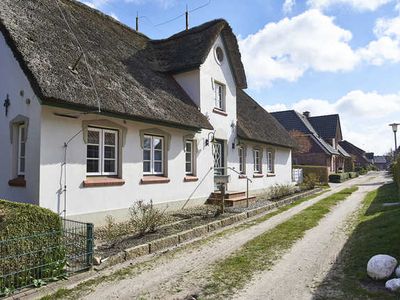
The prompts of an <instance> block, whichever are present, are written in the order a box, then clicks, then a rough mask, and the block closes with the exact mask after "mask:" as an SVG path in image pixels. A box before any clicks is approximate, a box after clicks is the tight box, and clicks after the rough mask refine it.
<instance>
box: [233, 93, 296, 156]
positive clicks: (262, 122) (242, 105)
mask: <svg viewBox="0 0 400 300" xmlns="http://www.w3.org/2000/svg"><path fill="white" fill-rule="evenodd" d="M236 98H237V100H236V101H237V134H238V137H239V138H242V139H245V140H252V141H256V142H261V143H266V144H271V145H276V146H282V147H288V148H294V147H295V146H296V142H295V141H294V140H293V139H292V138H291V137H290V135H289V133H288V132H287V131H286V130H285V128H284V127H283V126H282V125H281V124H279V122H278V121H277V120H275V118H274V117H273V116H272V115H270V114H269V113H268V112H267V111H266V110H265V109H264V108H263V107H261V106H260V105H259V104H258V103H257V102H256V101H255V100H254V99H253V98H251V97H250V96H249V95H247V94H246V93H245V92H244V91H243V90H240V89H238V90H237V93H236Z"/></svg>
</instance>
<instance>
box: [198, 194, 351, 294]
mask: <svg viewBox="0 0 400 300" xmlns="http://www.w3.org/2000/svg"><path fill="white" fill-rule="evenodd" d="M357 189H358V188H357V187H352V188H348V189H344V190H342V191H340V192H338V193H335V194H333V195H331V196H328V197H327V198H324V199H323V200H321V201H319V202H317V203H315V204H314V205H312V206H310V207H308V208H306V209H304V210H303V211H302V212H300V213H298V214H296V215H295V216H293V217H292V218H290V219H289V220H287V221H285V222H283V223H281V224H279V225H278V226H276V227H275V228H273V229H271V230H269V231H267V232H265V233H264V234H262V235H260V236H258V237H256V238H255V239H253V240H251V241H249V242H247V243H246V244H245V245H243V247H241V248H240V249H239V250H238V251H236V252H235V253H233V254H232V255H231V256H229V257H227V258H226V259H224V260H222V261H220V262H219V263H217V264H216V265H215V267H214V269H213V270H212V275H211V277H210V279H209V281H208V282H209V283H208V284H207V286H206V287H205V288H204V291H203V293H202V296H203V297H205V298H209V297H211V298H212V299H218V298H226V297H229V296H231V295H232V294H233V293H234V292H235V291H237V290H239V289H241V288H243V287H244V286H245V284H246V283H247V282H249V281H250V280H251V278H252V276H253V275H254V273H256V272H259V271H263V270H266V269H268V268H269V267H271V266H272V265H273V264H274V262H275V261H276V260H277V259H278V258H280V257H281V256H282V254H283V252H284V251H285V250H288V249H289V248H290V247H291V246H292V245H293V244H294V243H295V242H296V241H297V240H299V239H300V238H302V237H303V236H304V234H305V232H306V231H307V230H309V229H311V228H313V227H315V226H316V225H317V224H318V222H319V221H320V220H321V219H322V218H323V217H324V216H325V215H326V214H327V213H328V212H329V211H330V210H331V208H332V207H333V206H335V205H336V204H337V203H338V202H340V201H343V200H344V199H346V198H347V197H348V196H349V195H351V194H352V193H353V192H355V191H356V190H357ZM266 217H267V216H266Z"/></svg>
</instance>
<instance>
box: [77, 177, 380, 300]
mask: <svg viewBox="0 0 400 300" xmlns="http://www.w3.org/2000/svg"><path fill="white" fill-rule="evenodd" d="M375 176H377V175H376V174H374V175H367V176H364V177H361V178H358V179H354V180H351V181H349V182H346V183H344V184H340V185H336V186H335V187H334V188H333V189H332V191H329V192H327V193H325V194H323V195H322V196H319V197H317V198H314V199H312V200H310V201H307V202H303V203H301V204H299V205H297V206H295V207H293V208H291V209H289V210H287V211H285V212H283V213H281V214H279V215H276V216H274V217H272V218H271V219H269V220H267V221H265V222H263V223H260V224H257V225H254V226H252V227H249V228H246V229H243V230H239V231H236V232H234V233H231V234H228V235H226V236H223V237H221V238H219V239H216V240H213V241H211V242H210V243H207V244H204V245H201V246H200V247H197V248H193V249H190V250H189V251H187V252H182V253H180V254H179V255H176V256H174V257H173V258H167V257H165V258H162V259H161V260H160V261H159V263H158V264H157V265H156V266H155V267H153V268H151V269H148V270H144V271H143V272H142V273H140V274H139V275H137V276H135V277H132V278H129V279H124V280H121V281H118V282H112V283H104V284H101V285H99V286H97V287H96V289H95V291H93V292H92V293H90V294H88V295H86V296H84V298H83V299H96V300H97V299H137V298H141V297H143V298H144V299H182V298H184V297H186V296H187V295H190V294H194V293H196V292H197V290H198V289H199V288H201V286H203V285H204V284H205V282H204V278H205V277H206V276H205V275H207V273H208V272H209V267H210V266H211V265H212V264H213V263H215V262H216V261H218V260H220V259H222V258H224V257H226V256H228V255H229V254H231V253H232V252H234V251H235V250H237V249H238V248H240V247H241V246H242V245H243V244H244V243H246V242H247V241H249V240H251V239H253V238H255V237H256V236H258V235H260V234H262V233H263V232H265V231H268V230H269V229H271V228H273V227H275V226H276V225H278V224H280V223H282V222H284V221H286V220H288V219H289V218H290V217H292V216H293V215H295V214H297V213H298V212H300V211H302V210H303V209H305V208H307V207H309V206H311V205H313V204H314V203H316V202H318V201H319V200H321V199H323V198H325V197H326V196H328V195H330V194H333V193H334V192H337V191H338V190H340V189H342V188H344V187H348V186H352V185H354V184H361V183H366V182H368V183H371V182H379V181H383V177H381V176H380V175H379V176H377V178H373V177H375ZM370 181H371V182H370ZM374 188H377V186H376V185H373V186H362V187H361V188H360V191H358V192H357V193H356V194H355V195H354V196H351V198H349V199H348V200H346V201H345V202H343V203H342V204H341V205H340V206H338V207H337V208H336V209H335V210H334V212H333V213H331V214H330V215H328V216H327V217H326V218H324V219H323V220H322V221H321V224H320V225H319V226H317V227H316V228H314V229H312V230H310V231H309V232H308V233H307V235H306V236H305V238H304V239H303V240H302V241H300V242H299V243H297V244H296V245H295V246H294V247H293V248H292V250H291V251H290V252H289V253H288V254H287V255H285V256H284V257H283V259H282V260H280V261H279V262H278V263H277V265H276V266H275V267H274V268H273V270H272V271H270V272H266V273H264V274H262V275H261V276H258V277H257V278H256V280H255V281H254V282H252V283H251V285H250V286H251V288H249V289H247V290H245V291H244V292H243V293H241V294H239V295H238V298H237V299H301V298H302V297H303V296H304V297H303V298H310V297H308V295H310V293H308V291H309V290H310V288H309V286H310V285H311V284H312V283H313V280H314V278H319V277H321V276H323V274H324V270H325V269H326V268H327V267H329V263H330V261H331V258H334V256H335V255H336V253H338V252H339V251H340V248H341V246H342V245H343V242H344V240H345V237H344V236H343V234H344V233H343V234H342V232H341V230H340V229H339V230H338V226H339V227H340V226H341V224H342V223H343V221H344V220H345V219H346V218H347V217H348V215H349V214H350V213H351V212H352V211H355V210H356V209H357V207H358V206H359V203H360V202H361V200H362V197H363V196H364V195H365V193H366V192H367V191H369V190H372V189H374ZM328 246H329V247H328ZM305 257H306V259H304V258H305ZM271 274H274V275H271ZM318 274H321V276H320V275H318ZM282 278H285V281H283V279H282ZM271 280H272V281H271ZM281 281H282V284H280V283H281ZM296 289H298V290H299V291H298V293H297V292H296V293H295V290H296ZM283 290H287V293H286V294H285V293H283ZM299 297H300V298H299Z"/></svg>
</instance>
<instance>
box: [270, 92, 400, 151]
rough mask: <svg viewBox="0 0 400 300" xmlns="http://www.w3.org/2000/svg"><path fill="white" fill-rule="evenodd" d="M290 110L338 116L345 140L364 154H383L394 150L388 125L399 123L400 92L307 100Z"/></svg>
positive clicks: (351, 93)
mask: <svg viewBox="0 0 400 300" xmlns="http://www.w3.org/2000/svg"><path fill="white" fill-rule="evenodd" d="M282 105H283V104H282ZM274 106H275V107H276V108H277V109H276V110H275V111H277V110H281V109H280V105H279V104H276V105H274ZM282 107H284V105H283V106H282ZM291 108H292V109H295V110H296V111H298V112H304V111H310V112H311V114H312V115H314V116H316V115H324V114H332V113H338V114H339V115H340V121H341V125H342V131H343V137H344V139H346V140H349V141H350V142H352V143H354V144H355V145H358V146H359V147H361V148H363V149H364V150H367V151H373V152H376V153H378V154H383V153H385V152H387V151H388V150H389V149H391V148H393V133H392V131H391V129H390V128H389V126H388V124H389V123H392V122H399V121H400V117H399V116H400V92H399V93H397V94H386V95H382V94H379V93H377V92H363V91H360V90H354V91H351V92H349V93H348V94H346V95H345V96H343V97H341V98H340V99H338V100H336V101H327V100H321V99H304V100H300V101H298V102H296V103H295V104H293V105H292V107H291Z"/></svg>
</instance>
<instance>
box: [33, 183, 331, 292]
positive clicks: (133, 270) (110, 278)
mask: <svg viewBox="0 0 400 300" xmlns="http://www.w3.org/2000/svg"><path fill="white" fill-rule="evenodd" d="M327 191H328V190H327V189H326V190H324V191H322V192H320V193H317V194H314V195H311V196H308V197H304V198H301V199H299V200H297V201H295V202H293V203H291V204H289V205H286V206H282V207H280V208H278V209H275V210H273V211H271V212H269V213H267V214H266V215H264V216H262V217H260V218H257V219H254V220H252V221H248V222H245V223H243V224H241V225H238V226H235V227H232V228H228V229H225V230H223V231H221V232H219V233H217V234H213V235H212V236H209V237H207V238H205V239H200V240H198V241H196V242H193V243H190V244H187V245H184V246H181V247H179V248H177V249H174V250H172V251H170V252H168V253H165V254H163V255H160V256H156V257H155V258H154V259H152V260H150V261H148V262H142V263H138V264H135V265H132V266H128V267H126V268H123V269H120V270H118V271H116V272H114V273H112V274H110V275H104V276H99V277H96V278H93V279H90V280H87V281H85V282H82V283H80V284H78V285H77V286H76V287H75V288H72V289H66V288H60V289H59V290H57V291H56V292H55V293H53V294H49V295H47V296H44V297H42V298H41V300H50V299H51V300H56V299H76V298H78V297H79V296H82V295H85V294H88V293H90V292H91V291H93V290H94V289H95V288H96V286H98V285H99V284H101V283H104V282H114V281H117V280H122V279H125V278H128V277H129V278H133V277H135V275H136V274H139V273H140V272H142V271H144V270H148V269H151V268H152V267H154V266H156V265H157V263H160V262H161V259H166V258H173V257H175V256H176V255H179V254H180V253H182V252H183V251H186V250H188V249H193V248H196V247H200V246H201V245H204V244H206V243H209V242H212V241H214V240H216V239H218V238H221V237H224V236H226V235H228V234H231V233H234V232H238V231H240V230H244V229H246V228H249V227H251V226H254V225H257V224H259V223H262V222H265V221H267V220H268V219H270V218H272V217H274V216H276V215H278V214H280V213H282V212H284V211H287V210H289V209H291V208H293V207H295V206H297V205H299V204H301V203H303V202H306V201H309V200H312V199H314V198H316V197H318V196H321V195H322V194H324V193H326V192H327Z"/></svg>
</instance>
